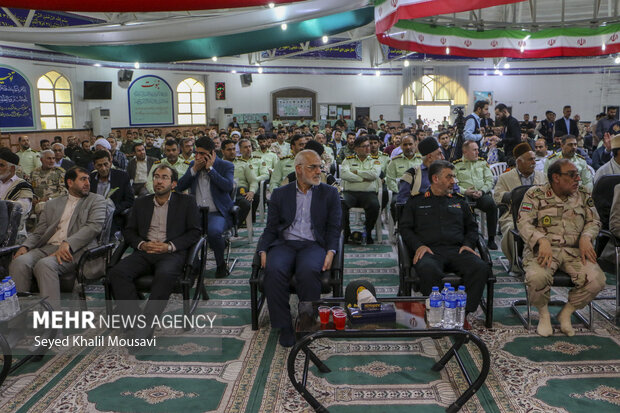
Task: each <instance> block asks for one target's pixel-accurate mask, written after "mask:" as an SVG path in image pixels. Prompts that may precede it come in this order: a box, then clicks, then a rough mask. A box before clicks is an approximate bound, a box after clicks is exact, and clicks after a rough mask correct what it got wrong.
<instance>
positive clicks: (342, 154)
mask: <svg viewBox="0 0 620 413" xmlns="http://www.w3.org/2000/svg"><path fill="white" fill-rule="evenodd" d="M354 142H355V134H354V133H353V132H349V133H347V144H346V145H343V146H342V148H340V151H339V152H338V157H337V158H336V161H337V162H338V163H339V164H342V161H344V160H345V159H346V158H348V157H349V156H355V146H354Z"/></svg>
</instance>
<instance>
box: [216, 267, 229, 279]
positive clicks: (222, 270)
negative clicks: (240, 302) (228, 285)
mask: <svg viewBox="0 0 620 413" xmlns="http://www.w3.org/2000/svg"><path fill="white" fill-rule="evenodd" d="M229 274H230V273H229V272H228V268H227V267H226V264H222V265H218V266H217V270H215V278H224V277H228V275H229Z"/></svg>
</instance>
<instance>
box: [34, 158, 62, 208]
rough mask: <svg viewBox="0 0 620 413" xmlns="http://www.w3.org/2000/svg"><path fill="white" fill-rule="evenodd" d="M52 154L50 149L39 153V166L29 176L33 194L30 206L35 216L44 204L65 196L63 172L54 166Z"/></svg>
mask: <svg viewBox="0 0 620 413" xmlns="http://www.w3.org/2000/svg"><path fill="white" fill-rule="evenodd" d="M54 159H55V158H54V152H53V151H52V150H51V149H48V150H45V151H42V152H41V166H40V167H38V168H36V169H35V170H34V171H32V174H30V183H31V184H32V190H33V192H34V198H33V200H32V206H33V207H34V212H35V214H37V215H38V214H40V213H41V211H43V207H44V206H45V202H47V201H49V200H50V199H52V198H57V197H59V196H62V195H66V194H67V188H65V170H64V169H62V168H60V167H58V166H54Z"/></svg>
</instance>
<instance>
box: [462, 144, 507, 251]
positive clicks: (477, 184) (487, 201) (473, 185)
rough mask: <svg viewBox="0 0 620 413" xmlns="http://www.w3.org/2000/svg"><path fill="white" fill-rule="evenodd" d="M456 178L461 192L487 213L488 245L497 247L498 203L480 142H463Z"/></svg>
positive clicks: (491, 176) (493, 248) (489, 169)
mask: <svg viewBox="0 0 620 413" xmlns="http://www.w3.org/2000/svg"><path fill="white" fill-rule="evenodd" d="M454 166H455V173H456V179H458V184H459V189H460V192H461V194H463V195H465V196H466V197H467V199H468V200H469V201H470V202H472V203H473V204H474V208H478V209H479V210H481V211H483V212H484V213H486V214H487V232H488V235H489V239H488V245H489V248H490V249H492V250H496V249H497V244H495V234H496V233H497V205H496V204H495V201H494V200H493V196H492V195H491V190H492V189H493V173H491V168H489V165H488V164H487V161H485V160H484V158H480V157H478V144H477V143H476V142H473V141H466V142H465V143H464V144H463V157H462V158H461V159H457V160H456V161H454Z"/></svg>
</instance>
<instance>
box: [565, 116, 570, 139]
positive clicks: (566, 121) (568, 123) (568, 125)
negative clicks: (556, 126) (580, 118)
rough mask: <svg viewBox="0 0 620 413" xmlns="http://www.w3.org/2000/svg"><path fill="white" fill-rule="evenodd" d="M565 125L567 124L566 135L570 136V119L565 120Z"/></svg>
mask: <svg viewBox="0 0 620 413" xmlns="http://www.w3.org/2000/svg"><path fill="white" fill-rule="evenodd" d="M564 123H566V134H567V135H570V119H566V118H564Z"/></svg>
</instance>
